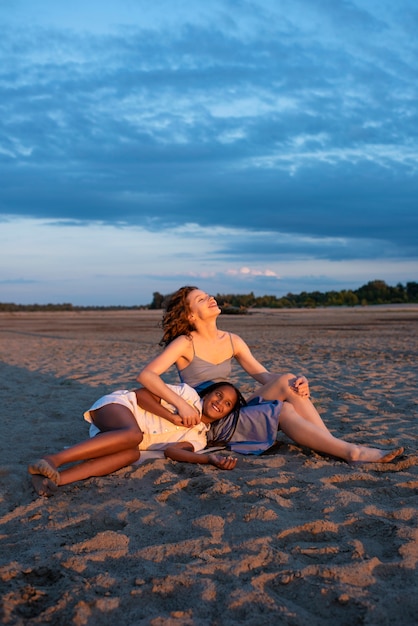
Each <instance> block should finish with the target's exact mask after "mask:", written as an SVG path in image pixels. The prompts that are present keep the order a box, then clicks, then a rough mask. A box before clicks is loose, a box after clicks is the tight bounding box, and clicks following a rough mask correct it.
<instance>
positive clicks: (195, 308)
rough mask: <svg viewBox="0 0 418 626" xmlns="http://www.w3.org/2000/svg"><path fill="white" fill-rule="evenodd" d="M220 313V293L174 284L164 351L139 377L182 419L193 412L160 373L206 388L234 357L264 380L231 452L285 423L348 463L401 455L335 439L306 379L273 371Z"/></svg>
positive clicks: (262, 445) (268, 442) (291, 432)
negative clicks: (224, 326) (220, 321)
mask: <svg viewBox="0 0 418 626" xmlns="http://www.w3.org/2000/svg"><path fill="white" fill-rule="evenodd" d="M220 313H221V310H220V308H219V307H218V305H217V302H216V300H215V298H213V297H212V296H210V295H208V294H207V293H205V292H204V291H201V290H200V289H198V288H197V287H192V286H187V287H182V288H181V289H179V290H177V291H176V292H175V293H174V294H172V296H171V298H170V299H169V302H168V304H167V306H166V311H165V314H164V317H163V333H164V334H163V338H162V341H161V344H162V345H164V346H165V349H164V350H163V352H162V353H161V354H160V355H159V356H157V357H156V358H155V359H154V360H153V361H152V362H151V363H149V364H148V365H147V366H146V367H145V368H144V369H143V370H142V371H141V372H140V374H139V376H138V381H139V382H140V383H141V384H142V385H143V386H144V387H146V388H147V389H149V390H150V391H152V392H153V393H155V394H157V395H158V396H159V397H161V398H164V399H165V400H166V401H167V402H171V403H172V404H174V406H175V407H176V408H177V411H178V414H179V415H180V416H181V418H182V419H183V423H184V424H186V425H192V424H195V423H196V420H197V417H196V414H195V413H193V411H191V409H190V406H188V405H187V404H186V403H185V402H184V401H183V400H182V398H181V397H179V396H176V394H174V393H173V392H172V391H171V390H170V388H169V387H168V386H167V385H166V383H165V382H164V381H163V379H162V378H161V376H162V374H163V373H164V372H166V371H167V370H169V369H170V367H171V366H172V365H176V367H177V370H178V372H179V376H180V379H181V380H182V381H183V382H185V383H187V384H189V385H190V386H192V387H194V388H195V389H198V390H201V389H204V388H205V387H206V386H207V385H209V384H211V383H212V382H214V381H218V380H226V379H228V377H229V376H230V373H231V362H232V360H233V359H235V360H236V361H237V362H238V364H239V365H240V366H241V367H242V368H243V369H244V370H245V372H247V374H249V375H250V376H252V377H253V378H254V379H255V380H256V381H257V382H258V383H260V386H259V387H258V388H257V389H256V390H255V391H254V393H253V395H252V396H251V398H249V402H248V406H245V407H244V408H243V409H242V410H241V411H240V414H239V419H238V423H237V424H236V428H235V431H234V434H233V436H232V438H231V440H230V443H229V447H230V448H231V449H232V450H233V451H236V452H241V453H244V454H260V453H261V452H263V451H264V450H267V449H268V448H269V447H271V446H272V445H273V444H274V443H275V441H276V437H277V431H278V429H279V428H280V429H281V430H282V431H283V432H284V433H285V434H286V435H287V436H288V437H290V438H291V439H293V441H295V442H296V443H298V444H300V445H302V446H305V447H307V448H311V449H313V450H316V451H317V452H321V453H325V454H328V455H331V456H334V457H339V458H341V459H343V460H345V461H347V462H358V463H368V462H370V463H376V462H378V463H386V462H389V461H392V460H393V459H394V458H395V457H396V456H398V455H400V454H402V452H403V448H396V449H394V450H390V451H388V450H381V449H378V448H371V447H368V446H364V445H358V444H354V443H350V442H348V441H344V440H343V439H338V438H337V437H334V436H333V435H332V434H331V432H330V431H329V430H328V428H327V427H326V425H325V424H324V422H323V420H322V418H321V416H320V415H319V413H318V411H317V410H316V407H315V406H314V404H313V403H312V402H311V400H310V392H309V384H308V381H307V379H306V378H305V377H304V376H295V375H294V374H291V373H285V374H276V373H274V372H269V371H268V370H267V369H266V368H265V367H264V366H263V365H262V364H261V363H260V362H259V361H258V360H257V359H256V358H255V357H254V356H253V354H252V353H251V351H250V348H249V347H248V345H247V344H246V343H245V341H244V340H243V339H242V338H241V337H240V336H239V335H236V334H234V333H229V332H226V331H223V330H220V329H219V328H218V326H217V318H218V316H219V314H220ZM222 425H223V426H224V425H225V424H224V423H223V424H222ZM215 428H216V426H213V427H212V430H213V429H215ZM212 438H213V437H212Z"/></svg>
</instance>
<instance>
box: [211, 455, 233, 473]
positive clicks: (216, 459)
mask: <svg viewBox="0 0 418 626" xmlns="http://www.w3.org/2000/svg"><path fill="white" fill-rule="evenodd" d="M208 457H209V463H210V464H211V465H214V466H215V467H217V468H218V469H223V470H232V469H234V467H235V466H236V464H237V460H238V459H237V458H236V457H234V456H222V454H208Z"/></svg>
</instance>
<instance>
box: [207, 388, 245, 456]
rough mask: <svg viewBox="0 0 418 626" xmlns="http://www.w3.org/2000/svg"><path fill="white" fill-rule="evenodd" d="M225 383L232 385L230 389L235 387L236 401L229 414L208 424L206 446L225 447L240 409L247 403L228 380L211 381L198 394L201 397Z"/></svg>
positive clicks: (235, 424)
mask: <svg viewBox="0 0 418 626" xmlns="http://www.w3.org/2000/svg"><path fill="white" fill-rule="evenodd" d="M225 385H227V386H228V387H232V389H235V391H236V394H237V401H236V403H235V405H234V407H233V408H232V411H231V412H230V413H229V415H226V416H225V417H223V418H222V419H220V420H218V421H217V422H213V423H212V424H211V425H210V430H209V433H208V442H207V445H206V447H207V448H210V447H212V446H219V445H222V446H225V447H226V446H227V444H228V442H229V441H230V439H231V438H232V435H233V434H234V432H235V429H236V427H237V424H238V420H239V413H240V410H241V408H242V407H243V406H246V405H247V402H246V400H245V398H244V396H243V395H242V394H241V392H240V390H239V389H237V387H235V385H233V384H232V383H228V382H218V383H213V384H212V385H209V386H208V387H205V388H204V389H202V390H201V391H199V395H200V397H201V398H203V397H204V396H205V395H206V394H207V393H210V392H211V391H214V390H215V389H217V388H218V387H223V386H225Z"/></svg>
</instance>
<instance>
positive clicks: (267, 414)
mask: <svg viewBox="0 0 418 626" xmlns="http://www.w3.org/2000/svg"><path fill="white" fill-rule="evenodd" d="M229 337H230V340H231V347H232V356H231V357H230V358H228V359H225V361H222V362H221V363H210V362H209V361H205V359H202V358H201V357H199V356H197V355H196V354H195V353H194V354H193V360H192V361H190V363H189V364H188V365H187V366H186V367H184V368H183V369H181V370H180V369H178V368H177V371H178V373H179V377H180V380H181V382H183V383H187V384H188V385H190V386H191V387H194V388H195V389H196V391H198V392H200V391H202V389H205V388H206V387H208V386H209V385H211V384H212V383H216V382H222V381H227V380H228V379H229V377H230V375H231V370H232V359H233V357H234V346H233V344H232V337H231V335H230V334H229ZM193 352H194V345H193ZM282 406H283V403H282V402H280V400H263V399H262V398H261V397H257V398H253V399H252V400H251V401H250V402H249V403H248V404H247V406H245V407H243V408H242V409H241V410H240V413H239V418H238V423H237V426H236V429H235V431H234V434H233V435H232V437H231V439H230V440H229V442H228V445H227V448H228V449H229V450H232V451H233V452H238V453H239V454H262V453H263V452H265V451H266V450H268V449H269V448H271V446H272V445H274V443H275V442H276V437H277V431H278V429H279V416H280V411H281V408H282ZM232 419H233V416H232V415H229V416H227V417H225V418H223V420H221V421H222V424H223V425H224V426H225V432H227V431H228V427H229V426H230V422H231V420H232ZM217 430H218V436H219V426H218V427H217ZM208 439H209V440H210V439H211V432H210V430H209V433H208Z"/></svg>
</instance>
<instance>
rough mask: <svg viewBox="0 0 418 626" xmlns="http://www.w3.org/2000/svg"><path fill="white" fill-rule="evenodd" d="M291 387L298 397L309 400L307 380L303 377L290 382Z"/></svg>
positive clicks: (309, 393)
mask: <svg viewBox="0 0 418 626" xmlns="http://www.w3.org/2000/svg"><path fill="white" fill-rule="evenodd" d="M291 387H292V389H293V391H294V392H295V393H297V394H298V396H301V397H302V398H310V397H311V392H310V390H309V383H308V379H307V378H306V377H305V376H297V377H296V378H294V379H293V380H292V381H291Z"/></svg>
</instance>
